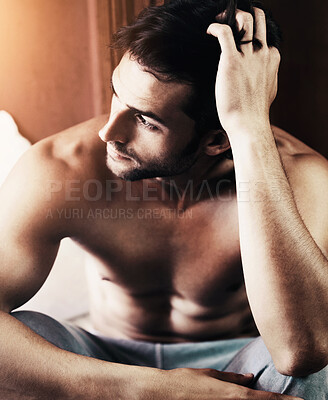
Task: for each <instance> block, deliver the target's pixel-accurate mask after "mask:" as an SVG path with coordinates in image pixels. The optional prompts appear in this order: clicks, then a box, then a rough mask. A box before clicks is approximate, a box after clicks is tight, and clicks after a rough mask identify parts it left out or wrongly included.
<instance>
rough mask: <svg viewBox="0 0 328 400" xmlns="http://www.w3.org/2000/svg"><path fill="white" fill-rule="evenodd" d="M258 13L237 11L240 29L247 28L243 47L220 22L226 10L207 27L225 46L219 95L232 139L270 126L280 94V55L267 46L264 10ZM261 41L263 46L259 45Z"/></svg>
mask: <svg viewBox="0 0 328 400" xmlns="http://www.w3.org/2000/svg"><path fill="white" fill-rule="evenodd" d="M254 15H255V18H253V16H252V15H251V14H250V13H247V12H244V11H241V10H237V12H236V21H237V26H238V29H239V30H243V31H245V34H244V36H243V39H242V42H241V43H240V46H237V45H236V43H235V40H234V37H233V33H232V30H231V28H230V26H228V25H226V24H223V23H220V21H223V20H224V17H225V16H224V13H223V14H220V15H218V17H217V20H218V23H213V24H211V25H210V26H209V27H208V30H207V33H208V34H210V35H213V36H215V37H217V38H218V40H219V43H220V46H221V51H222V54H221V58H220V62H219V66H218V72H217V78H216V85H215V96H216V105H217V110H218V114H219V118H220V121H221V124H222V126H223V128H224V129H225V131H226V132H227V134H228V136H229V139H231V138H232V137H235V135H237V134H238V133H241V134H245V133H250V134H251V133H252V132H255V131H257V132H259V131H261V130H263V129H267V128H268V127H269V128H270V120H269V110H270V106H271V104H272V102H273V100H274V99H275V97H276V94H277V80H278V79H277V77H278V68H279V63H280V54H279V51H278V50H277V49H276V48H275V47H268V45H267V34H266V21H265V14H264V12H263V11H262V10H261V9H259V8H254ZM258 41H260V42H261V44H262V46H259V45H257V43H258ZM238 47H239V49H238Z"/></svg>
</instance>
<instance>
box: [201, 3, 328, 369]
mask: <svg viewBox="0 0 328 400" xmlns="http://www.w3.org/2000/svg"><path fill="white" fill-rule="evenodd" d="M237 21H238V25H239V28H240V29H241V28H244V29H245V31H246V34H245V37H244V38H243V40H245V41H251V40H252V39H253V18H252V16H251V15H250V14H247V13H244V12H238V13H237ZM208 33H210V34H212V35H214V36H216V37H217V38H218V39H219V42H220V45H221V48H222V55H221V60H220V64H219V69H218V76H217V83H216V96H217V107H218V112H219V116H220V120H221V123H222V125H223V127H224V129H225V130H226V132H227V134H228V137H229V140H230V144H231V148H232V152H233V156H234V164H235V173H236V182H237V192H239V196H238V215H239V230H240V244H241V255H242V262H243V269H244V275H245V283H246V289H247V294H248V298H249V302H250V306H251V309H252V312H253V315H254V318H255V321H256V324H257V327H258V329H259V331H260V333H261V336H262V337H263V340H264V342H265V344H266V345H267V347H268V349H269V351H270V353H271V355H272V358H273V361H274V362H275V365H276V367H277V369H278V370H279V371H280V372H281V373H283V374H287V375H307V374H309V373H313V372H315V371H318V370H320V369H322V368H323V367H324V366H325V365H326V364H327V361H328V335H327V332H328V278H327V272H328V261H327V253H328V237H327V231H328V229H327V228H328V215H327V210H326V208H327V200H328V192H327V186H328V185H327V183H328V172H327V171H328V169H327V166H326V164H325V161H322V162H321V164H322V165H321V166H320V165H316V167H315V169H316V171H317V172H319V173H320V176H321V182H320V185H321V194H320V196H319V199H318V200H317V202H316V201H313V207H316V206H317V205H318V204H321V205H323V206H324V209H323V210H320V209H316V210H314V209H313V208H311V210H312V212H311V213H309V212H306V211H305V208H303V211H302V213H300V211H299V208H300V207H299V205H300V204H296V201H295V197H294V195H293V192H292V188H291V185H290V182H289V181H288V179H287V176H286V173H285V170H284V166H283V164H282V161H281V159H280V155H279V153H278V150H277V146H276V144H275V140H274V137H273V134H272V130H271V126H270V121H269V109H270V106H271V103H272V101H273V100H274V98H275V95H276V91H277V72H278V66H279V61H280V57H279V53H278V50H277V49H275V48H268V46H267V44H266V28H265V16H264V13H263V12H262V11H261V10H259V9H256V13H255V35H256V38H257V39H259V40H260V41H261V42H262V44H263V47H262V48H261V49H254V47H253V45H252V42H250V43H248V44H242V46H241V49H242V51H243V53H241V52H238V51H237V49H236V45H235V43H234V40H233V36H232V33H231V30H230V28H229V27H227V26H226V25H223V24H213V25H211V26H210V27H209V30H208ZM319 164H320V163H319ZM303 170H304V169H303ZM311 176H312V175H311ZM304 178H305V179H307V183H309V182H310V179H309V176H308V175H307V176H306V175H305V176H304ZM307 183H306V184H307ZM306 184H305V185H304V186H303V187H306ZM246 192H247V193H246ZM318 194H319V192H318V190H317V189H316V191H315V195H318ZM313 195H314V194H313ZM315 195H314V196H315ZM309 209H310V207H307V210H309ZM321 213H322V214H321ZM320 214H321V215H322V218H321V219H320ZM320 225H321V228H320Z"/></svg>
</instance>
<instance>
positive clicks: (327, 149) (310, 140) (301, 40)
mask: <svg viewBox="0 0 328 400" xmlns="http://www.w3.org/2000/svg"><path fill="white" fill-rule="evenodd" d="M263 2H264V3H265V4H266V5H267V6H269V8H270V10H271V11H272V13H273V16H274V18H275V19H276V20H277V22H278V23H279V25H280V27H281V29H282V33H283V43H282V61H281V68H280V73H279V92H278V97H277V99H276V101H275V103H274V104H273V107H272V116H273V121H274V122H275V123H276V124H277V125H279V126H281V127H282V128H284V129H286V130H287V131H289V132H290V133H292V134H293V135H294V136H296V137H298V138H300V139H302V140H303V141H304V142H306V143H307V144H309V145H310V146H312V147H314V148H315V149H316V150H318V151H319V152H321V153H322V154H323V155H325V156H326V157H328V112H327V105H328V73H327V72H328V52H327V49H328V24H327V14H328V2H326V1H325V0H314V1H311V2H309V1H304V0H303V1H302V0H301V1H293V2H292V1H289V2H288V1H285V0H263Z"/></svg>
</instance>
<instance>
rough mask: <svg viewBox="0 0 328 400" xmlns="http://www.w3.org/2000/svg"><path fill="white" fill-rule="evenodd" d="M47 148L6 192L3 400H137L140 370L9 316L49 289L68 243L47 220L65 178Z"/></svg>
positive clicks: (1, 260) (1, 273)
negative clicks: (134, 385) (77, 349)
mask: <svg viewBox="0 0 328 400" xmlns="http://www.w3.org/2000/svg"><path fill="white" fill-rule="evenodd" d="M40 148H41V147H40V146H39V147H38V146H36V147H34V148H32V150H30V151H29V152H28V153H26V155H24V156H23V158H22V160H20V161H19V163H18V165H17V166H16V167H15V169H14V171H13V172H12V173H11V176H10V177H9V179H8V180H7V181H6V183H5V184H4V186H3V187H2V188H1V191H0V199H1V200H0V203H1V208H0V221H1V232H0V325H1V329H0V343H1V345H0V360H1V361H0V398H1V399H20V400H22V399H31V398H44V399H71V398H72V399H77V398H78V399H105V398H106V399H115V400H116V399H118V398H120V397H125V398H129V392H126V393H125V391H126V390H127V387H129V385H128V382H129V379H131V377H132V375H133V374H132V372H133V371H134V370H133V368H132V367H130V366H119V365H115V364H112V363H106V362H104V361H100V360H96V359H91V358H88V357H83V356H79V355H76V354H73V353H70V352H67V351H64V350H61V349H59V348H57V347H55V346H54V345H52V344H50V343H49V342H47V341H46V340H44V339H43V338H41V337H40V336H38V335H37V334H36V333H34V332H33V331H32V330H30V329H29V328H28V327H26V326H25V325H24V324H22V323H21V322H19V321H18V320H17V319H15V318H14V317H12V316H11V315H10V314H9V313H10V312H11V311H12V310H13V309H15V308H17V307H18V306H20V305H22V304H24V303H25V302H26V301H27V300H29V299H30V298H31V297H32V296H33V295H34V294H35V293H36V292H37V291H38V290H39V288H40V287H41V286H42V284H43V282H44V281H45V279H46V277H47V276H48V274H49V272H50V270H51V267H52V264H53V262H54V260H55V257H56V254H57V251H58V247H59V243H60V239H61V236H60V235H59V234H58V232H59V230H58V227H57V226H56V222H55V221H54V220H53V219H51V218H49V219H47V218H46V214H47V212H48V210H49V209H52V208H53V207H54V206H55V204H54V203H53V200H52V201H50V198H49V193H47V189H48V188H47V185H46V182H47V181H48V180H52V179H54V178H55V176H56V175H57V172H58V171H54V170H53V167H52V163H49V162H47V161H49V160H47V158H48V155H47V154H46V153H47V152H46V151H44V149H43V150H40ZM48 150H49V149H48ZM57 168H59V169H62V168H67V166H66V167H65V165H64V164H59V165H56V166H55V170H57ZM60 172H61V173H63V174H64V175H65V173H66V172H67V171H64V170H62V171H60ZM54 173H55V176H54ZM57 200H58V199H57ZM58 204H59V203H58V202H57V203H56V205H58Z"/></svg>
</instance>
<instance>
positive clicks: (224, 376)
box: [210, 370, 254, 386]
mask: <svg viewBox="0 0 328 400" xmlns="http://www.w3.org/2000/svg"><path fill="white" fill-rule="evenodd" d="M210 375H211V376H212V377H213V378H216V379H219V380H220V381H224V382H230V383H236V384H237V385H241V386H248V385H250V383H251V382H252V380H253V378H254V375H253V374H236V373H234V372H222V371H217V370H212V371H211V373H210Z"/></svg>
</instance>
